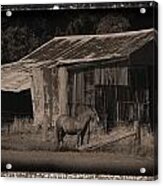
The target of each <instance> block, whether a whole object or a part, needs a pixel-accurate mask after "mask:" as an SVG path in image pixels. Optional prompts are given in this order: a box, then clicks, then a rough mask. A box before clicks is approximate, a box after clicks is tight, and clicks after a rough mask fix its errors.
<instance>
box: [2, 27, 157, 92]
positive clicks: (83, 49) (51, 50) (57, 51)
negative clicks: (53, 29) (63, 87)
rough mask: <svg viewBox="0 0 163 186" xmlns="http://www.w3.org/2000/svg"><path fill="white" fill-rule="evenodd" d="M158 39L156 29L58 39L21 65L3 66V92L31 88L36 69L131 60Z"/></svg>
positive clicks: (28, 56)
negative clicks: (32, 76)
mask: <svg viewBox="0 0 163 186" xmlns="http://www.w3.org/2000/svg"><path fill="white" fill-rule="evenodd" d="M156 35H157V33H156V31H155V30H154V29H146V30H140V31H129V32H123V33H111V34H106V35H78V36H64V37H55V38H54V39H52V40H50V41H49V42H47V43H45V44H44V45H42V46H41V47H39V48H37V49H36V50H35V51H33V52H31V53H30V54H29V55H27V56H25V57H24V58H22V59H21V60H19V61H18V62H15V63H12V64H8V65H2V67H1V71H2V88H1V89H3V90H12V91H15V92H16V91H21V90H24V89H26V88H30V83H29V82H30V81H28V83H27V81H25V82H24V78H25V77H26V79H28V77H29V76H31V69H32V68H33V67H38V68H39V67H42V66H45V67H47V68H51V67H55V66H56V65H58V64H62V65H74V64H76V63H78V64H80V63H93V62H94V61H95V60H97V59H99V60H104V59H105V60H106V59H109V60H110V59H117V58H118V59H120V58H122V57H126V58H128V56H130V54H132V53H133V52H135V51H137V50H138V49H141V48H142V47H143V46H145V45H146V44H148V43H149V42H150V41H152V40H155V39H156ZM115 62H116V63H117V61H114V60H113V61H112V60H111V61H110V63H115ZM14 74H15V75H14ZM13 76H14V77H19V78H18V79H17V78H13ZM9 77H10V78H9Z"/></svg>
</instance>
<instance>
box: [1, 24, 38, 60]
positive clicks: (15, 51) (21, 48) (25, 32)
mask: <svg viewBox="0 0 163 186" xmlns="http://www.w3.org/2000/svg"><path fill="white" fill-rule="evenodd" d="M39 44H40V42H39V39H38V38H37V37H36V36H35V34H34V33H33V32H31V31H30V29H29V28H28V27H26V26H24V27H19V28H18V27H15V26H9V27H8V28H7V29H6V30H2V62H3V63H8V62H14V61H17V60H19V59H20V58H22V57H23V56H24V55H26V54H28V53H29V52H31V51H32V50H33V49H35V48H36V47H38V46H39Z"/></svg>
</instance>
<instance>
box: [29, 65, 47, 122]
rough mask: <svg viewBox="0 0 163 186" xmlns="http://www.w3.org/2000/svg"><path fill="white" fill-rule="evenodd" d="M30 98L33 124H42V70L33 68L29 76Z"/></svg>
mask: <svg viewBox="0 0 163 186" xmlns="http://www.w3.org/2000/svg"><path fill="white" fill-rule="evenodd" d="M31 81H32V82H31V83H32V86H31V97H32V105H33V116H34V124H35V125H40V124H42V121H43V117H44V87H43V70H42V69H40V68H33V70H32V76H31Z"/></svg>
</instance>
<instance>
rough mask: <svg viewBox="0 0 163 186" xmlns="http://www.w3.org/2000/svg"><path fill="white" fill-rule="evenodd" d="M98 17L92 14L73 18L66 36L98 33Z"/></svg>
mask: <svg viewBox="0 0 163 186" xmlns="http://www.w3.org/2000/svg"><path fill="white" fill-rule="evenodd" d="M98 19H99V18H98V16H94V15H91V14H80V15H79V16H78V17H77V18H76V17H75V18H73V19H72V20H71V21H70V23H69V24H68V26H67V29H66V31H65V34H66V35H77V34H93V33H95V31H96V24H97V22H98Z"/></svg>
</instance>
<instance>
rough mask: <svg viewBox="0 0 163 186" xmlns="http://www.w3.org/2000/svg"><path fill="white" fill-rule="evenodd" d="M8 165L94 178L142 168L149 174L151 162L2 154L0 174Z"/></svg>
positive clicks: (80, 155) (99, 156)
mask: <svg viewBox="0 0 163 186" xmlns="http://www.w3.org/2000/svg"><path fill="white" fill-rule="evenodd" d="M7 163H11V164H12V171H47V172H51V171H53V172H67V173H76V172H77V173H96V174H105V173H106V174H125V175H128V174H130V175H131V174H133V175H135V174H138V175H140V168H141V167H145V168H146V170H147V172H146V174H147V175H152V174H153V171H154V170H153V167H154V161H153V160H152V159H144V158H135V157H133V156H124V155H116V156H115V154H111V153H107V152H89V153H88V152H66V153H65V152H45V151H37V152H36V151H12V150H2V171H6V168H5V165H6V164H7Z"/></svg>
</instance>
